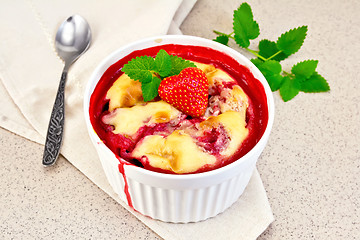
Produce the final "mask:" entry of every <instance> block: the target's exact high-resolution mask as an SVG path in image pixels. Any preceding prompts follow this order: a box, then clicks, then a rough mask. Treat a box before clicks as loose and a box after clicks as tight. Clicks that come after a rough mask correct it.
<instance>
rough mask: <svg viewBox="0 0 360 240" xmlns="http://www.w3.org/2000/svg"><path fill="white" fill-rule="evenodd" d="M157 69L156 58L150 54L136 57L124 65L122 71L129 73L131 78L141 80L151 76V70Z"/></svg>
mask: <svg viewBox="0 0 360 240" xmlns="http://www.w3.org/2000/svg"><path fill="white" fill-rule="evenodd" d="M154 70H155V60H154V58H152V57H149V56H141V57H136V58H134V59H132V60H130V61H129V62H128V63H127V64H125V65H124V66H123V68H122V69H121V71H123V72H124V73H125V74H127V75H128V76H129V77H130V78H131V79H133V80H138V81H140V82H143V81H147V80H148V79H150V78H151V75H152V73H151V71H154Z"/></svg>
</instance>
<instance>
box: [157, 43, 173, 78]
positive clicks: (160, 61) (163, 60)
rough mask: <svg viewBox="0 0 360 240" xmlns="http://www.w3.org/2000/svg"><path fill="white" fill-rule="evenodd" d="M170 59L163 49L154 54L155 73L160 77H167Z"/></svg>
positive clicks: (170, 64)
mask: <svg viewBox="0 0 360 240" xmlns="http://www.w3.org/2000/svg"><path fill="white" fill-rule="evenodd" d="M171 66H172V63H171V59H170V55H169V54H168V53H167V52H166V51H165V50H163V49H160V51H159V52H158V53H157V54H156V57H155V69H156V72H157V73H158V74H159V75H160V76H161V77H164V76H167V75H168V74H169V73H170V71H171Z"/></svg>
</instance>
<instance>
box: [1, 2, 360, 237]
mask: <svg viewBox="0 0 360 240" xmlns="http://www.w3.org/2000/svg"><path fill="white" fill-rule="evenodd" d="M223 2H225V1H216V0H212V1H207V0H199V1H198V3H197V4H196V5H195V7H194V9H193V10H192V12H191V13H190V15H189V16H188V18H187V19H186V20H185V22H184V23H183V25H182V27H181V30H182V31H183V33H184V34H189V35H195V36H201V37H205V38H210V39H211V38H213V37H214V34H213V33H212V30H213V29H217V30H223V31H225V32H227V31H229V32H231V28H232V12H233V10H234V9H236V8H237V7H238V6H239V5H240V3H241V2H242V1H235V0H233V1H226V3H223ZM248 2H249V3H250V5H251V6H252V9H253V12H254V16H255V19H256V20H257V22H258V23H259V25H260V30H261V35H260V37H259V39H262V38H268V39H270V40H276V39H277V37H278V36H279V35H280V34H281V33H283V32H285V31H287V30H289V29H290V28H294V27H298V26H302V25H308V27H309V28H308V36H307V39H306V40H305V43H304V45H303V47H302V48H301V49H300V51H299V52H298V53H297V54H295V55H293V56H292V57H290V58H289V59H288V60H286V61H284V64H283V67H284V68H290V67H291V66H292V65H293V64H294V63H296V62H298V61H302V60H305V59H317V60H319V65H318V68H317V70H318V72H319V73H321V74H322V76H324V77H325V78H326V79H327V80H328V82H329V84H330V87H331V91H330V92H329V93H321V94H299V95H298V96H296V97H295V99H293V100H292V101H290V102H287V103H284V102H283V101H282V100H281V98H280V97H279V94H278V92H275V93H274V96H275V104H276V115H275V116H276V117H275V124H274V127H273V132H272V134H271V136H270V139H269V144H268V146H267V147H266V149H265V151H264V153H263V154H262V156H261V157H260V159H259V161H258V165H257V167H258V170H259V172H260V175H261V177H262V180H263V182H264V186H265V189H266V191H267V194H268V198H269V201H270V204H271V206H272V210H273V213H274V216H275V221H274V222H273V223H272V224H271V225H270V226H269V228H268V229H267V230H266V231H265V232H264V233H263V234H262V235H261V236H260V237H259V239H261V240H265V239H266V240H268V239H360V217H359V215H360V214H359V207H360V186H359V183H360V181H359V180H360V177H359V176H360V151H359V149H360V131H359V129H360V105H359V104H358V103H359V102H360V87H359V84H360V81H359V80H360V79H359V74H358V72H357V70H358V68H359V62H360V41H359V39H360V31H359V30H360V28H359V26H360V17H359V15H358V14H359V12H360V3H359V2H358V1H357V0H352V1H350V0H348V1H336V0H335V1H325V0H321V1H310V0H300V1H286V0H275V1H248ZM0 152H1V154H0V186H1V193H0V206H1V214H0V238H1V239H4V238H5V239H25V238H26V239H38V238H45V239H48V238H51V239H65V238H68V239H159V237H158V236H157V235H156V234H155V233H154V232H152V231H151V230H150V229H148V228H147V227H146V226H145V225H143V224H142V223H141V222H139V221H138V220H137V219H136V218H135V217H134V216H132V215H131V214H130V213H129V212H128V211H127V210H125V209H124V208H122V206H121V205H119V204H117V203H116V202H115V201H114V200H113V199H112V198H111V197H109V196H108V195H106V194H105V193H104V192H103V191H102V190H100V189H99V188H98V187H97V186H96V185H94V184H93V183H92V182H91V181H90V180H88V179H87V178H86V177H85V176H84V175H83V174H82V173H81V172H79V171H78V170H77V169H76V168H74V167H73V166H72V165H71V164H70V163H69V162H67V161H66V160H65V159H64V158H62V157H61V158H60V159H59V160H58V162H57V164H56V165H55V166H54V167H53V168H55V171H54V169H52V170H51V171H49V170H48V169H47V168H43V166H42V165H41V164H40V163H41V158H42V152H43V147H42V146H41V145H39V144H36V143H33V142H30V141H28V140H26V139H24V138H22V137H19V136H16V135H14V134H12V133H10V132H8V131H6V130H4V129H1V128H0ZM39 172H40V173H42V174H39ZM34 203H36V204H34Z"/></svg>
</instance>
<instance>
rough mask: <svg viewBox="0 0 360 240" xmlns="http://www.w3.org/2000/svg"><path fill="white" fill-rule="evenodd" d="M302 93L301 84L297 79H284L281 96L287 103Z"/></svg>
mask: <svg viewBox="0 0 360 240" xmlns="http://www.w3.org/2000/svg"><path fill="white" fill-rule="evenodd" d="M299 91H300V83H299V81H298V80H297V79H296V78H290V77H288V76H286V77H284V80H283V83H282V84H281V87H280V96H281V98H282V99H283V100H284V102H287V101H289V100H291V99H293V98H294V97H295V96H296V95H298V93H299Z"/></svg>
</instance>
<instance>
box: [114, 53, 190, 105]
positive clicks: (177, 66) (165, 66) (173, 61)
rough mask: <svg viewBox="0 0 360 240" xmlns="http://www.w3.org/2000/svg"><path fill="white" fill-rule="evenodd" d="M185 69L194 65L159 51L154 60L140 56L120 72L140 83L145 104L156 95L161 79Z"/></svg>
mask: <svg viewBox="0 0 360 240" xmlns="http://www.w3.org/2000/svg"><path fill="white" fill-rule="evenodd" d="M187 67H196V65H195V64H194V63H193V62H190V61H188V60H185V59H182V58H181V57H178V56H174V55H169V54H168V53H167V52H166V51H165V50H163V49H161V50H159V52H158V53H157V54H156V57H155V58H153V57H150V56H141V57H136V58H134V59H131V60H130V61H129V62H128V63H126V64H125V65H124V66H123V68H122V69H121V71H123V72H124V73H125V74H127V75H128V76H129V77H130V78H131V79H133V80H135V81H139V82H141V90H142V94H143V98H144V101H145V102H147V101H151V100H153V99H154V98H155V97H156V96H157V95H158V88H159V85H160V82H161V80H162V79H163V78H165V77H168V76H173V75H178V74H179V73H180V72H181V71H182V70H183V69H185V68H187Z"/></svg>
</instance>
